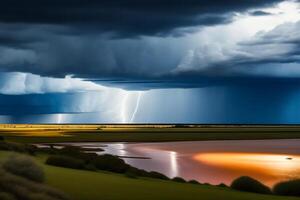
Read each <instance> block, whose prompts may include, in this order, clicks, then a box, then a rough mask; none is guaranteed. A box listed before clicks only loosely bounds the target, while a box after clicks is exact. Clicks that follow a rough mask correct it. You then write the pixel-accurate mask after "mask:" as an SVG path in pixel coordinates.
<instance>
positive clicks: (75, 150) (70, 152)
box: [59, 146, 81, 157]
mask: <svg viewBox="0 0 300 200" xmlns="http://www.w3.org/2000/svg"><path fill="white" fill-rule="evenodd" d="M59 153H60V154H62V155H65V156H72V157H79V156H80V153H81V149H80V147H75V146H65V147H63V148H62V149H60V150H59Z"/></svg>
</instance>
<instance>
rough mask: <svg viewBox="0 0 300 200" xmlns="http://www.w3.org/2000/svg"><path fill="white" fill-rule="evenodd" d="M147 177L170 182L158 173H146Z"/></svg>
mask: <svg viewBox="0 0 300 200" xmlns="http://www.w3.org/2000/svg"><path fill="white" fill-rule="evenodd" d="M148 177H151V178H157V179H162V180H170V179H169V177H167V176H165V175H163V174H161V173H159V172H153V171H152V172H148Z"/></svg>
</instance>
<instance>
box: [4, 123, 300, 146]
mask: <svg viewBox="0 0 300 200" xmlns="http://www.w3.org/2000/svg"><path fill="white" fill-rule="evenodd" d="M0 135H2V136H4V137H5V138H6V139H7V140H8V141H14V142H22V143H50V142H168V141H197V140H245V139H247V140H253V139H296V138H300V126H195V127H188V128H182V127H170V126H155V125H153V126H152V127H149V126H146V127H145V126H138V125H131V126H130V125H127V126H124V125H123V126H122V125H114V126H109V127H106V126H104V125H98V126H96V125H44V126H41V125H23V126H16V127H14V126H13V127H6V126H5V125H2V126H0Z"/></svg>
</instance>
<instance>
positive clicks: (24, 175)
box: [0, 154, 69, 200]
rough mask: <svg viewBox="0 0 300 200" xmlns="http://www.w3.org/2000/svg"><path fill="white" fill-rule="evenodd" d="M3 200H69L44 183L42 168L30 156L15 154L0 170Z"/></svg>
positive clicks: (1, 196)
mask: <svg viewBox="0 0 300 200" xmlns="http://www.w3.org/2000/svg"><path fill="white" fill-rule="evenodd" d="M0 177H1V178H0V199H1V200H68V199H69V198H68V197H67V196H66V195H65V194H64V193H62V192H60V191H58V190H56V189H54V188H52V187H49V186H47V185H45V184H43V183H41V182H43V181H44V173H43V170H42V168H41V167H40V166H39V165H37V164H36V163H35V162H34V161H33V160H32V159H31V158H30V157H29V156H26V155H20V154H15V155H13V156H12V157H9V158H8V159H7V160H6V161H5V162H4V163H3V166H2V167H1V168H0Z"/></svg>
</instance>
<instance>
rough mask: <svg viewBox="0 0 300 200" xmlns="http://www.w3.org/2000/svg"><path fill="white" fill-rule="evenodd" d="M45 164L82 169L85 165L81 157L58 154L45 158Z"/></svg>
mask: <svg viewBox="0 0 300 200" xmlns="http://www.w3.org/2000/svg"><path fill="white" fill-rule="evenodd" d="M46 164H47V165H54V166H58V167H66V168H72V169H83V168H84V167H85V162H84V161H83V160H81V159H77V158H72V157H69V156H59V155H53V156H49V157H48V159H47V160H46Z"/></svg>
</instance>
